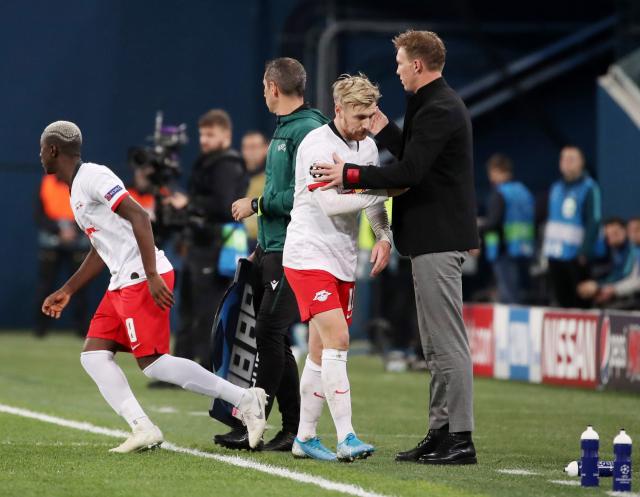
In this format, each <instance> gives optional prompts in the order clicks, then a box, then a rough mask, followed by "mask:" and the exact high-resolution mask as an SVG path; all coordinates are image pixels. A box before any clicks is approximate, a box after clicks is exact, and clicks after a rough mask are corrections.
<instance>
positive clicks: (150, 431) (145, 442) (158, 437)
mask: <svg viewBox="0 0 640 497" xmlns="http://www.w3.org/2000/svg"><path fill="white" fill-rule="evenodd" d="M162 442H164V437H163V436H162V432H161V431H160V428H158V427H157V426H155V425H154V426H152V427H151V428H147V429H142V430H134V431H133V433H132V434H131V435H130V436H129V438H127V439H126V440H125V441H124V442H122V444H120V445H118V446H117V447H114V448H113V449H110V450H109V452H115V453H118V454H128V453H129V452H144V451H145V450H150V449H155V448H156V447H159V446H160V444H161V443H162Z"/></svg>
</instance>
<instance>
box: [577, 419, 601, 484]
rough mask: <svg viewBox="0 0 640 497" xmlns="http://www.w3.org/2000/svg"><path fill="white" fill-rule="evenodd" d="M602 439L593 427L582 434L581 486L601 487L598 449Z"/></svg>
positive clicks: (589, 427) (588, 427)
mask: <svg viewBox="0 0 640 497" xmlns="http://www.w3.org/2000/svg"><path fill="white" fill-rule="evenodd" d="M599 447H600V437H599V436H598V434H597V433H596V431H595V430H594V429H593V427H592V426H591V425H589V426H587V429H586V430H585V431H584V432H582V436H581V437H580V450H581V456H580V485H582V486H583V487H597V486H598V485H600V476H599V474H598V473H599V472H598V448H599Z"/></svg>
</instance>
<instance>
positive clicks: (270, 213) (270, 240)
mask: <svg viewBox="0 0 640 497" xmlns="http://www.w3.org/2000/svg"><path fill="white" fill-rule="evenodd" d="M328 122H329V119H328V118H327V117H325V116H324V115H323V114H322V113H321V112H320V111H319V110H316V109H310V108H308V107H300V108H299V109H298V110H296V111H294V112H292V113H291V114H288V115H286V116H278V119H277V124H276V130H275V131H274V133H273V138H272V139H271V145H269V151H268V152H267V163H266V167H265V176H266V180H265V185H264V192H263V193H262V196H261V197H260V199H259V201H258V205H259V211H258V243H259V245H260V246H261V247H262V249H263V250H264V251H265V252H282V250H283V249H284V239H285V236H286V235H287V225H288V224H289V221H290V220H291V216H290V214H289V213H290V212H291V208H292V207H293V193H294V189H295V182H296V154H297V153H298V145H300V142H301V141H302V140H303V138H304V137H305V136H307V133H309V131H311V130H314V129H316V128H319V127H320V126H323V125H324V124H327V123H328Z"/></svg>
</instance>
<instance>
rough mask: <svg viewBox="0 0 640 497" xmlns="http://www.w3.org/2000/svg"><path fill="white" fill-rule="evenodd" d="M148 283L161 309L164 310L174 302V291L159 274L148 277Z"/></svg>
mask: <svg viewBox="0 0 640 497" xmlns="http://www.w3.org/2000/svg"><path fill="white" fill-rule="evenodd" d="M147 283H148V285H149V292H151V296H152V297H153V301H154V302H155V303H156V305H157V306H158V307H160V309H162V310H163V311H164V310H166V309H169V308H170V307H171V306H172V305H173V304H174V300H173V293H172V292H171V290H169V287H168V286H167V284H166V283H165V282H164V280H163V279H162V277H161V276H160V275H159V274H155V275H153V276H151V277H147Z"/></svg>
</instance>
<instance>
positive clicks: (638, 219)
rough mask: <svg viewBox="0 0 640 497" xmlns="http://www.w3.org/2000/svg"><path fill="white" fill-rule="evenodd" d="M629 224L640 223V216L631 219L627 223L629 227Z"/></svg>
mask: <svg viewBox="0 0 640 497" xmlns="http://www.w3.org/2000/svg"><path fill="white" fill-rule="evenodd" d="M629 223H640V216H633V217H630V218H629V220H628V221H627V225H629Z"/></svg>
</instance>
